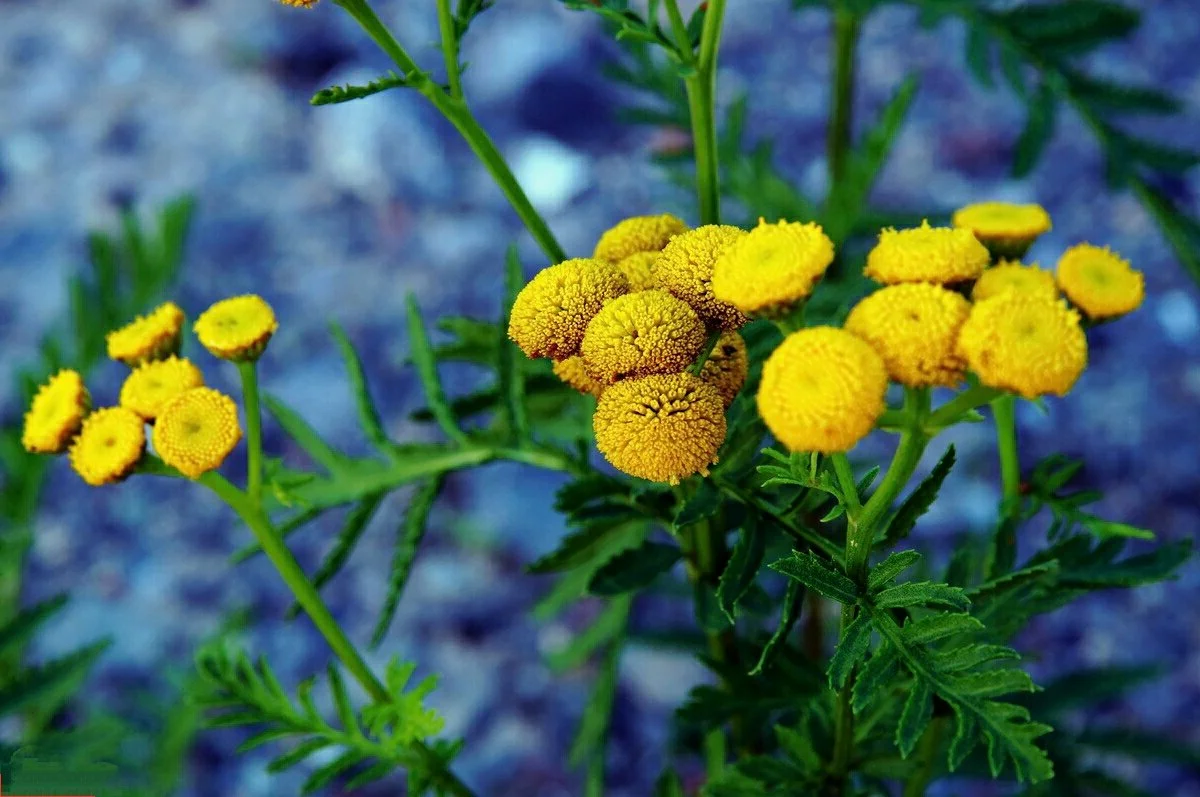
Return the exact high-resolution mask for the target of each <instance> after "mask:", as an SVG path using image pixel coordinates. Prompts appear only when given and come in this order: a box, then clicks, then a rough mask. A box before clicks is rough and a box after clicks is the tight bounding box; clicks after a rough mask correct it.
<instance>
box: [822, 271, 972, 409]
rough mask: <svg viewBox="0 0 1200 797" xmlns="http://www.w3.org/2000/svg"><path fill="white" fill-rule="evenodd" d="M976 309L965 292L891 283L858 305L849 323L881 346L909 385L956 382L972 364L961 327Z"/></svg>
mask: <svg viewBox="0 0 1200 797" xmlns="http://www.w3.org/2000/svg"><path fill="white" fill-rule="evenodd" d="M970 312H971V304H970V302H968V301H967V300H966V299H964V298H963V297H962V296H961V295H960V294H958V293H955V292H954V291H952V290H948V289H946V288H943V287H942V286H941V285H934V284H932V283H929V282H912V283H906V284H902V285H889V286H887V287H885V288H881V289H880V290H877V291H875V292H874V293H872V294H871V295H870V296H868V297H866V298H865V299H863V300H862V301H860V302H859V303H858V304H857V305H855V307H854V309H853V310H851V311H850V315H849V316H848V317H847V318H846V325H845V328H846V330H847V331H849V332H853V333H854V334H855V335H858V336H859V337H860V338H862V339H863V340H865V341H867V342H868V343H870V344H871V345H872V346H874V347H875V351H877V352H879V354H880V356H882V357H883V362H884V364H885V365H887V371H888V376H890V377H891V378H892V379H893V380H894V381H896V382H899V383H900V384H902V385H907V386H909V387H932V386H935V385H938V386H942V387H953V386H954V385H957V384H958V383H959V382H961V381H962V379H963V369H964V368H965V367H966V363H964V362H963V359H962V357H960V356H959V355H958V352H957V345H958V332H959V330H960V329H962V325H963V322H964V321H966V320H967V315H968V314H969V313H970Z"/></svg>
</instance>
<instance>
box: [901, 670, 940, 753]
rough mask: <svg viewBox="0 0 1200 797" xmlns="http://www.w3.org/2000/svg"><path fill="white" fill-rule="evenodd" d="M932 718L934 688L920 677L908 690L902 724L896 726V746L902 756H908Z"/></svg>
mask: <svg viewBox="0 0 1200 797" xmlns="http://www.w3.org/2000/svg"><path fill="white" fill-rule="evenodd" d="M932 718H933V690H932V689H930V688H929V684H928V683H927V682H926V681H924V680H922V679H919V678H918V679H917V680H916V681H914V682H913V685H912V688H911V689H910V690H909V692H908V698H907V699H906V700H905V701H904V711H903V712H902V713H901V714H900V724H899V725H898V726H896V747H898V748H899V749H900V755H901V756H903V757H904V758H908V756H909V754H910V753H912V751H913V748H914V747H916V746H917V742H918V741H920V739H921V734H923V733H925V729H926V728H927V727H929V720H931V719H932Z"/></svg>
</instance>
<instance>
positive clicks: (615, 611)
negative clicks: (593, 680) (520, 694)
mask: <svg viewBox="0 0 1200 797" xmlns="http://www.w3.org/2000/svg"><path fill="white" fill-rule="evenodd" d="M632 604H633V596H632V595H618V596H617V597H616V598H614V599H613V600H611V601H609V602H608V605H607V606H606V607H605V608H604V611H602V612H601V613H600V616H599V617H597V618H596V619H595V620H594V621H593V622H592V624H591V625H589V626H588V627H587V629H585V630H584V631H583V632H582V633H580V634H578V635H576V636H575V638H574V639H572V640H571V641H570V642H569V643H568V644H567V645H566V646H565V647H563V648H561V649H559V650H556V651H554V652H553V653H551V654H549V655H548V656H547V657H546V665H547V666H548V667H549V668H550V670H551V671H552V672H555V673H561V672H564V671H566V670H569V669H572V668H574V667H578V666H580V665H581V664H583V663H584V662H586V661H587V659H588V658H589V657H590V656H591V655H592V654H593V653H595V652H596V651H597V650H598V649H599V648H600V647H601V646H603V645H607V644H608V643H610V642H612V641H613V640H615V639H617V638H618V637H620V636H622V635H623V634H624V633H625V626H626V624H627V623H628V621H629V609H630V607H631V606H632Z"/></svg>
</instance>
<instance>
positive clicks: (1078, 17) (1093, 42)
mask: <svg viewBox="0 0 1200 797" xmlns="http://www.w3.org/2000/svg"><path fill="white" fill-rule="evenodd" d="M999 19H1000V21H1001V22H1002V23H1003V24H1004V25H1005V26H1006V27H1007V28H1008V29H1009V30H1010V31H1012V32H1013V34H1015V35H1016V36H1018V37H1020V38H1022V39H1025V40H1026V41H1028V42H1029V43H1030V44H1031V45H1032V46H1033V48H1035V49H1038V50H1043V51H1045V50H1054V51H1055V52H1056V53H1057V54H1060V55H1071V54H1075V53H1081V52H1086V51H1088V50H1091V49H1093V48H1095V47H1097V46H1098V45H1100V44H1103V43H1104V42H1107V41H1111V40H1113V39H1119V38H1122V37H1123V36H1125V35H1126V34H1128V33H1129V32H1130V31H1132V30H1133V29H1134V28H1136V27H1137V25H1138V21H1139V15H1138V12H1137V11H1135V10H1133V9H1131V8H1129V7H1128V6H1124V5H1121V4H1120V3H1114V2H1108V1H1107V0H1071V2H1069V3H1025V4H1022V5H1019V6H1017V7H1015V8H1013V9H1011V10H1010V11H1007V12H1005V13H1004V14H1002V15H1000V16H999Z"/></svg>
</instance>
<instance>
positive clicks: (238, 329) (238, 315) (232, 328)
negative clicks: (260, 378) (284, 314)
mask: <svg viewBox="0 0 1200 797" xmlns="http://www.w3.org/2000/svg"><path fill="white" fill-rule="evenodd" d="M277 329H279V322H278V321H276V320H275V311H274V310H272V309H271V305H269V304H267V303H266V302H265V301H264V300H263V298H262V297H261V296H256V295H254V294H252V293H251V294H246V295H244V296H233V297H231V298H229V299H222V300H221V301H219V302H217V303H216V304H214V305H213V306H212V307H210V308H208V309H207V310H205V311H204V312H203V313H202V314H201V315H200V317H199V318H197V319H196V325H195V330H196V337H198V338H199V339H200V342H201V343H202V344H203V345H204V348H206V349H208V350H209V352H211V353H212V355H213V356H214V357H220V358H221V359H222V360H232V361H234V362H245V361H247V360H257V359H258V358H259V357H260V356H262V353H263V350H264V349H266V348H267V342H268V341H270V340H271V336H272V335H274V334H275V330H277Z"/></svg>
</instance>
